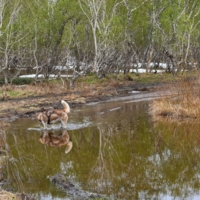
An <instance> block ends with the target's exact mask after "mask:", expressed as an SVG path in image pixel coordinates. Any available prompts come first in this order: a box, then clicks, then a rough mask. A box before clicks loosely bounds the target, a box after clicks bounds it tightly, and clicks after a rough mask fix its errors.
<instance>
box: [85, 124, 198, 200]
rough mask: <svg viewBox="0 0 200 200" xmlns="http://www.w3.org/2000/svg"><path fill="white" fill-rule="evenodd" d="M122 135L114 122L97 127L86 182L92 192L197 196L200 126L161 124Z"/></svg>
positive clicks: (128, 196) (142, 196)
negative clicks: (96, 146)
mask: <svg viewBox="0 0 200 200" xmlns="http://www.w3.org/2000/svg"><path fill="white" fill-rule="evenodd" d="M144 125H145V127H149V130H150V131H149V132H145V131H144V130H146V128H145V127H143V132H140V133H138V132H137V131H138V130H140V127H133V128H132V130H130V131H127V129H126V132H125V133H123V131H124V130H125V129H123V125H122V130H120V131H119V130H118V128H117V127H116V126H112V125H110V126H109V125H107V126H105V125H104V126H100V125H99V126H98V134H99V150H98V151H99V152H98V155H97V157H96V161H95V163H94V165H93V167H92V168H91V171H90V175H89V178H88V184H89V187H90V188H93V190H94V191H98V192H102V193H107V194H113V195H114V196H115V197H116V198H119V199H123V198H125V199H131V198H133V199H134V198H136V199H147V198H162V197H166V196H171V197H180V198H187V197H188V196H189V197H190V196H191V195H193V194H195V193H196V194H198V191H199V188H200V182H199V177H200V174H199V170H200V166H199V158H200V155H199V153H200V145H199V144H200V134H199V132H200V125H198V124H196V125H193V126H192V127H193V128H192V129H191V125H190V124H188V123H186V124H181V125H180V124H168V125H166V124H165V123H163V124H157V125H156V126H155V127H154V128H151V126H149V123H148V121H146V122H145V123H144ZM145 133H146V134H145Z"/></svg>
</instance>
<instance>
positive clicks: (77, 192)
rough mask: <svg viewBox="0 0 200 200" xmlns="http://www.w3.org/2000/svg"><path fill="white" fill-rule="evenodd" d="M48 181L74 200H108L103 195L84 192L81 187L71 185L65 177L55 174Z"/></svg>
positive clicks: (74, 184)
mask: <svg viewBox="0 0 200 200" xmlns="http://www.w3.org/2000/svg"><path fill="white" fill-rule="evenodd" d="M50 181H51V182H52V183H54V184H56V185H57V186H58V187H60V188H61V189H62V190H63V191H64V192H66V193H67V194H68V195H69V196H72V197H73V198H74V199H77V200H81V199H85V200H86V199H102V200H103V199H108V198H106V196H105V195H101V194H97V193H92V192H89V191H84V190H83V189H81V187H80V186H79V185H78V184H76V183H73V182H72V181H71V180H69V179H68V178H67V177H66V176H64V175H62V174H56V175H54V176H51V177H50Z"/></svg>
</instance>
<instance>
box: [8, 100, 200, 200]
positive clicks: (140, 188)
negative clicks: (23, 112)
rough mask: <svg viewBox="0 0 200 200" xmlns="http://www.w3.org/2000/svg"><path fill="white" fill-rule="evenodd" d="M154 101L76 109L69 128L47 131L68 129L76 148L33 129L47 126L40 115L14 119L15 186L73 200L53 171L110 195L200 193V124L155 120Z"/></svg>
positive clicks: (10, 171)
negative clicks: (54, 143) (151, 107)
mask: <svg viewBox="0 0 200 200" xmlns="http://www.w3.org/2000/svg"><path fill="white" fill-rule="evenodd" d="M149 103H151V102H150V101H149V102H147V101H141V102H134V101H133V102H131V101H130V100H127V101H126V100H123V101H111V102H104V103H98V104H88V105H85V106H82V107H81V108H72V109H71V113H70V114H69V125H68V131H67V133H66V132H65V133H63V132H62V131H61V130H57V131H54V132H53V131H49V132H48V133H45V134H46V135H48V134H51V135H53V136H55V138H58V136H59V135H61V134H63V135H66V134H68V135H69V136H70V141H72V143H73V147H72V149H71V151H70V152H69V153H67V154H66V153H65V150H66V146H65V145H64V146H61V147H55V146H47V145H44V144H42V143H41V141H42V139H41V138H44V135H43V134H44V133H42V132H40V131H38V130H29V128H39V127H40V125H39V124H38V122H37V121H36V120H31V119H19V120H16V121H14V122H12V123H11V126H10V127H9V129H8V130H7V132H6V142H7V144H6V150H7V152H8V154H9V156H10V159H9V162H8V163H9V167H8V169H7V176H8V179H9V180H10V181H11V182H10V184H9V185H7V188H14V189H15V190H17V191H21V192H27V193H31V194H35V195H36V196H37V198H38V199H42V200H50V199H55V200H63V199H72V197H70V196H67V194H66V193H65V192H63V191H62V190H60V189H59V188H58V187H56V186H55V185H54V184H52V183H50V180H49V177H50V176H52V175H54V174H57V173H62V174H65V175H66V176H67V177H68V178H69V179H70V180H71V181H72V182H73V183H76V184H78V185H79V186H80V187H81V188H83V189H84V190H87V191H91V192H95V193H100V194H105V195H107V196H108V197H109V199H127V200H129V199H164V200H171V199H199V198H200V193H199V191H200V173H199V172H200V124H198V123H196V122H195V123H193V122H184V123H179V124H177V123H172V122H171V123H167V124H166V123H164V122H163V123H160V122H159V123H158V122H154V121H153V119H152V117H151V116H150V115H149V112H148V107H149ZM41 135H42V136H41ZM60 137H61V136H59V138H60Z"/></svg>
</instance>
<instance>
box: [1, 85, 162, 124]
mask: <svg viewBox="0 0 200 200" xmlns="http://www.w3.org/2000/svg"><path fill="white" fill-rule="evenodd" d="M164 87H165V84H160V83H154V84H130V85H128V86H127V85H126V86H118V87H116V88H106V89H105V91H104V92H103V93H102V94H101V95H98V96H97V95H94V96H91V95H90V96H87V95H85V92H84V91H82V92H79V94H78V96H79V97H78V98H75V99H73V100H72V99H70V98H69V96H70V95H73V94H72V93H71V92H69V94H66V93H65V94H64V93H63V94H60V95H54V94H52V95H50V94H48V95H46V96H45V95H43V96H32V97H28V98H18V99H7V100H6V101H4V100H1V101H0V104H1V108H0V120H1V121H6V122H11V121H13V120H15V119H18V118H35V117H36V114H37V113H38V112H41V111H42V110H43V108H47V107H53V108H55V109H62V105H61V104H60V100H61V99H64V100H66V101H67V102H68V103H69V104H70V107H72V108H73V107H77V106H81V105H83V104H86V103H91V102H102V101H108V100H112V99H117V98H120V97H125V96H132V95H134V94H136V93H141V94H142V93H151V92H155V91H160V90H164V89H163V88H164ZM75 93H76V92H75ZM113 93H114V95H113ZM76 95H77V94H76ZM16 105H17V106H16Z"/></svg>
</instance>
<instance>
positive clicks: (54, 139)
mask: <svg viewBox="0 0 200 200" xmlns="http://www.w3.org/2000/svg"><path fill="white" fill-rule="evenodd" d="M39 141H40V142H41V143H42V144H44V145H47V146H55V147H61V146H66V149H65V153H69V152H70V150H71V149H72V142H71V141H70V137H69V135H68V133H67V130H65V129H63V130H62V133H61V134H59V135H57V134H56V133H50V132H48V131H47V130H44V131H42V133H41V135H40V138H39Z"/></svg>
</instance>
